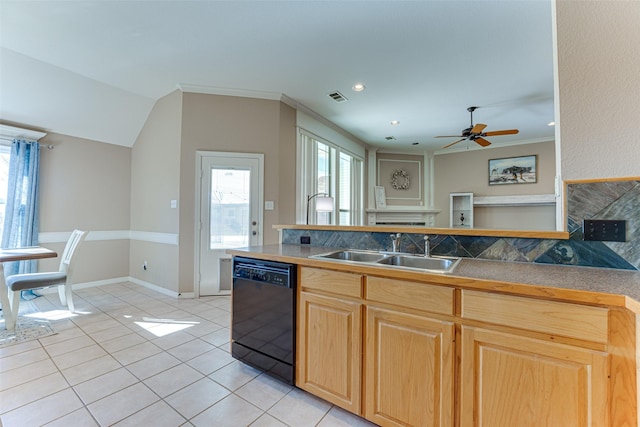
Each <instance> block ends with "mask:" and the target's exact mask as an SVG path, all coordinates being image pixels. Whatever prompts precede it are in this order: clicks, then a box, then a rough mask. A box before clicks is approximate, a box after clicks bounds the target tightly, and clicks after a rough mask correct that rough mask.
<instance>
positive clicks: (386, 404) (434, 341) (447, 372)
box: [364, 306, 455, 427]
mask: <svg viewBox="0 0 640 427" xmlns="http://www.w3.org/2000/svg"><path fill="white" fill-rule="evenodd" d="M365 331H366V335H365V336H366V344H365V346H366V349H365V355H366V356H365V387H364V390H365V405H364V406H365V417H366V418H367V419H368V420H370V421H372V422H374V423H376V424H378V425H380V426H416V427H417V426H420V427H423V426H452V425H453V422H454V421H453V419H454V406H453V400H454V399H453V396H454V387H453V382H454V357H455V354H454V344H453V341H454V334H455V332H454V331H455V328H454V324H453V323H451V322H445V321H441V320H436V319H430V318H427V317H422V316H417V315H412V314H406V313H400V312H396V311H392V310H387V309H382V308H377V307H371V306H368V307H367V309H366V327H365Z"/></svg>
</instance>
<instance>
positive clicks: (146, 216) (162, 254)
mask: <svg viewBox="0 0 640 427" xmlns="http://www.w3.org/2000/svg"><path fill="white" fill-rule="evenodd" d="M181 115H182V92H180V91H175V92H173V93H171V94H169V95H167V96H165V97H164V98H161V99H160V100H158V102H156V104H155V105H154V107H153V109H152V111H151V113H150V114H149V117H148V118H147V121H146V123H145V125H144V127H143V128H142V131H141V132H140V135H139V136H138V138H137V140H136V143H135V144H134V146H133V148H132V150H131V171H132V172H131V201H130V205H131V225H130V228H131V231H132V233H133V238H132V242H131V255H130V261H129V263H130V267H129V274H130V276H131V277H133V278H136V279H139V280H142V281H144V282H147V283H152V284H154V285H157V286H161V287H163V288H166V289H169V290H172V291H175V292H177V291H178V270H179V266H178V256H177V254H178V246H177V244H176V243H175V240H177V234H178V221H179V216H178V215H179V210H178V209H173V208H171V200H177V202H178V205H179V204H180V203H181V200H180V192H179V183H180V161H179V158H180V129H181ZM172 240H173V241H174V243H171V241H172ZM167 241H168V242H169V243H168V242H167ZM145 260H146V261H147V263H148V266H149V267H148V269H147V270H146V271H145V270H143V269H142V264H143V262H144V261H145Z"/></svg>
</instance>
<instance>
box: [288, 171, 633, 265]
mask: <svg viewBox="0 0 640 427" xmlns="http://www.w3.org/2000/svg"><path fill="white" fill-rule="evenodd" d="M567 217H568V224H567V230H568V231H569V234H570V237H569V239H568V240H555V239H525V238H508V237H483V236H459V235H455V234H451V235H430V236H429V238H430V241H431V253H432V254H433V255H443V256H462V257H471V258H481V259H491V260H503V261H519V262H535V263H541V264H565V265H577V266H585V267H603V268H616V269H624V270H640V180H624V181H607V182H589V183H573V184H568V185H567ZM592 218H596V219H615V220H626V234H627V235H626V241H625V242H590V241H584V240H583V236H582V220H583V219H592ZM301 236H310V237H311V244H312V245H313V246H324V247H343V248H352V249H371V250H389V249H390V248H391V235H390V233H386V232H385V233H380V232H359V231H322V230H298V229H284V230H283V233H282V243H285V244H299V243H300V237H301ZM423 237H424V234H411V233H405V234H403V235H402V238H401V241H400V250H401V251H403V252H412V253H424V240H423Z"/></svg>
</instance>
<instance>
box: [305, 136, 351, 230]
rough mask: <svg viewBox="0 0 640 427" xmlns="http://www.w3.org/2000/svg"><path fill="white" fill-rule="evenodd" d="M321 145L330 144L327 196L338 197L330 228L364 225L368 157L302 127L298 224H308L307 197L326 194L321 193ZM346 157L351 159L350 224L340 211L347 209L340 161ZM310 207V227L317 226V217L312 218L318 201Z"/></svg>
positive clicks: (331, 214) (330, 218)
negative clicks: (365, 177)
mask: <svg viewBox="0 0 640 427" xmlns="http://www.w3.org/2000/svg"><path fill="white" fill-rule="evenodd" d="M318 144H323V145H326V146H327V147H328V148H329V150H328V151H329V156H330V160H329V183H327V188H328V189H329V191H328V192H327V193H326V194H329V195H330V196H331V197H333V198H334V212H331V213H328V214H327V215H328V217H329V220H328V221H327V224H326V225H362V224H363V223H364V209H363V207H364V192H363V188H364V158H363V157H362V156H359V155H357V154H355V153H353V152H351V151H350V150H348V149H346V148H344V147H341V146H340V145H338V144H335V143H333V142H331V141H328V140H326V139H325V138H322V137H320V136H318V135H315V134H313V133H312V132H309V131H307V130H305V129H302V128H299V132H298V148H299V150H298V153H299V156H298V164H299V168H298V177H299V179H298V182H299V183H300V185H299V192H298V194H299V203H298V215H297V218H298V220H297V222H298V223H302V224H305V223H306V220H307V198H308V197H309V196H313V195H315V194H318V193H324V192H323V191H318V190H317V183H318V181H319V171H318ZM343 154H344V155H346V156H349V158H350V159H351V160H350V165H351V167H350V176H349V187H350V192H351V197H350V203H349V206H348V208H349V218H348V220H347V224H343V222H344V221H341V219H340V212H341V210H342V207H343V206H341V202H340V196H341V195H340V182H341V180H342V179H343V178H342V177H341V173H340V172H341V171H340V169H341V167H340V161H341V158H342V155H343ZM308 204H309V211H310V214H309V224H310V225H312V224H317V219H316V218H317V215H311V213H312V212H314V211H315V199H312V200H311V201H309V203H308Z"/></svg>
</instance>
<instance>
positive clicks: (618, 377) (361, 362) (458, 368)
mask: <svg viewBox="0 0 640 427" xmlns="http://www.w3.org/2000/svg"><path fill="white" fill-rule="evenodd" d="M299 271H300V281H299V285H300V286H299V290H298V298H299V299H298V326H297V333H298V339H297V346H298V348H297V360H296V363H297V367H296V374H297V379H296V385H297V386H298V387H300V388H303V389H305V390H307V391H309V392H311V393H312V394H315V395H317V396H319V397H321V398H324V399H326V400H327V401H329V402H332V403H334V404H336V405H338V406H340V407H342V408H344V409H347V410H348V411H350V412H352V413H355V414H358V415H361V416H364V417H365V418H367V419H369V420H370V421H372V422H374V423H376V424H378V425H380V426H393V427H397V426H403V427H410V426H415V427H418V426H419V427H424V426H459V427H467V426H509V427H512V426H513V427H518V426H536V427H537V426H542V425H544V426H562V427H566V426H609V425H611V426H621V425H637V421H638V420H637V406H638V402H637V399H638V397H637V384H638V381H637V378H640V374H638V372H640V370H638V363H637V362H636V360H638V359H640V356H638V354H640V353H637V351H636V342H637V341H638V339H640V332H638V331H640V321H638V319H637V316H635V315H633V313H631V312H629V311H625V310H623V309H618V308H612V307H604V306H594V305H589V304H582V303H572V302H568V301H555V300H547V299H543V298H532V297H528V296H524V295H509V294H501V293H495V292H487V291H483V290H473V289H461V288H459V287H456V286H441V285H436V284H430V283H423V282H416V281H410V280H403V279H400V278H396V279H392V278H386V277H375V276H369V275H358V274H353V273H346V272H339V271H330V270H324V269H319V268H309V267H302V268H300V269H299Z"/></svg>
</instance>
